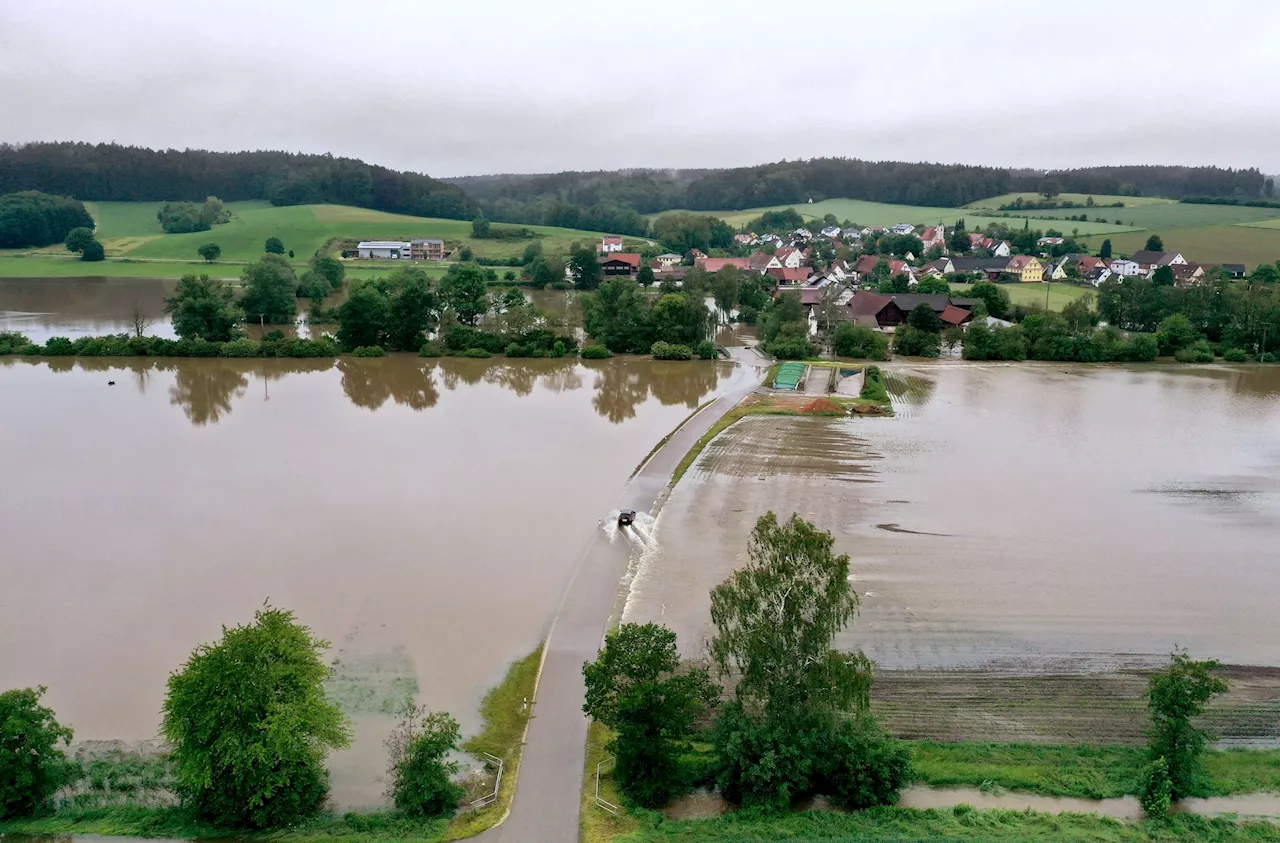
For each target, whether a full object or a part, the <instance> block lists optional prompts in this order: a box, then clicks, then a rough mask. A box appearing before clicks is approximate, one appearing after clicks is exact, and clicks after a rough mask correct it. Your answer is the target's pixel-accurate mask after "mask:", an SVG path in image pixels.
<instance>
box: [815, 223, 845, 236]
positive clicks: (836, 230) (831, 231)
mask: <svg viewBox="0 0 1280 843" xmlns="http://www.w3.org/2000/svg"><path fill="white" fill-rule="evenodd" d="M819 233H820V234H821V235H822V236H823V237H839V236H840V226H838V225H829V226H827V227H826V228H824V229H822V231H820V232H819Z"/></svg>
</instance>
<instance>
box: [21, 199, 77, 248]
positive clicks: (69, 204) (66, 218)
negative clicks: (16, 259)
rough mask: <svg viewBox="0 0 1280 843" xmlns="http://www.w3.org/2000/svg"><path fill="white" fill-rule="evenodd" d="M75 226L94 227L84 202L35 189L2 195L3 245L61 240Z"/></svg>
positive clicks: (42, 243)
mask: <svg viewBox="0 0 1280 843" xmlns="http://www.w3.org/2000/svg"><path fill="white" fill-rule="evenodd" d="M74 228H88V229H92V228H93V217H91V216H89V212H88V211H86V210H85V207H84V205H83V204H81V203H80V202H78V201H76V200H74V199H67V198H65V197H63V196H50V195H48V194H46V193H39V192H37V191H34V190H28V191H22V192H20V193H10V194H8V195H7V196H0V249H21V248H27V247H36V248H40V247H42V246H51V245H53V244H54V243H61V242H62V241H63V240H65V239H66V238H67V235H68V234H70V233H71V230H72V229H74Z"/></svg>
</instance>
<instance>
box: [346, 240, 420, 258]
mask: <svg viewBox="0 0 1280 843" xmlns="http://www.w3.org/2000/svg"><path fill="white" fill-rule="evenodd" d="M356 253H357V254H358V255H359V256H360V257H361V258H363V259H365V260H393V261H394V260H400V259H402V258H403V259H404V260H409V258H410V256H411V255H412V254H413V244H412V243H408V242H404V241H400V240H361V241H360V242H359V243H357V244H356Z"/></svg>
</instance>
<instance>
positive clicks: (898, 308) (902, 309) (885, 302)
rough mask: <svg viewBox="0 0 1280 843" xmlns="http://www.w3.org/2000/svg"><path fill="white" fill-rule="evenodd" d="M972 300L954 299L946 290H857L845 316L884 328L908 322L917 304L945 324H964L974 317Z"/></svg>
mask: <svg viewBox="0 0 1280 843" xmlns="http://www.w3.org/2000/svg"><path fill="white" fill-rule="evenodd" d="M974 302H975V299H960V298H957V299H953V298H951V297H950V296H949V295H947V294H946V293H893V294H888V295H886V294H881V293H872V292H868V291H866V290H859V291H858V292H857V293H854V295H853V296H852V297H851V298H850V300H849V304H848V307H849V309H850V316H849V317H848V319H849V320H850V321H853V322H855V323H856V324H859V325H867V326H868V327H873V328H879V329H880V330H886V329H891V328H896V327H897V326H899V325H901V324H902V323H903V322H906V321H907V316H909V315H910V313H911V311H912V310H913V309H915V308H916V307H918V306H919V305H920V304H922V303H923V304H928V305H929V307H931V308H933V312H934V313H936V314H938V318H939V319H941V320H942V322H943V324H945V325H963V324H965V323H966V322H968V321H969V320H970V319H972V318H973V313H972V310H973V305H974Z"/></svg>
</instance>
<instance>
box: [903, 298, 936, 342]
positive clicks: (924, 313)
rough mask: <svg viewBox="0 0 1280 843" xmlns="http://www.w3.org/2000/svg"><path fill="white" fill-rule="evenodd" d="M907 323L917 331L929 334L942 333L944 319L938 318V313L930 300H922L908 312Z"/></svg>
mask: <svg viewBox="0 0 1280 843" xmlns="http://www.w3.org/2000/svg"><path fill="white" fill-rule="evenodd" d="M907 324H908V325H910V326H911V327H913V328H915V329H916V330H917V331H924V332H925V333H929V334H939V333H942V320H941V319H939V318H938V313H937V311H935V310H934V309H933V305H931V304H929V303H928V302H923V301H922V302H920V303H919V304H918V305H916V306H915V307H913V308H912V309H911V312H910V313H908V314H907Z"/></svg>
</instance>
